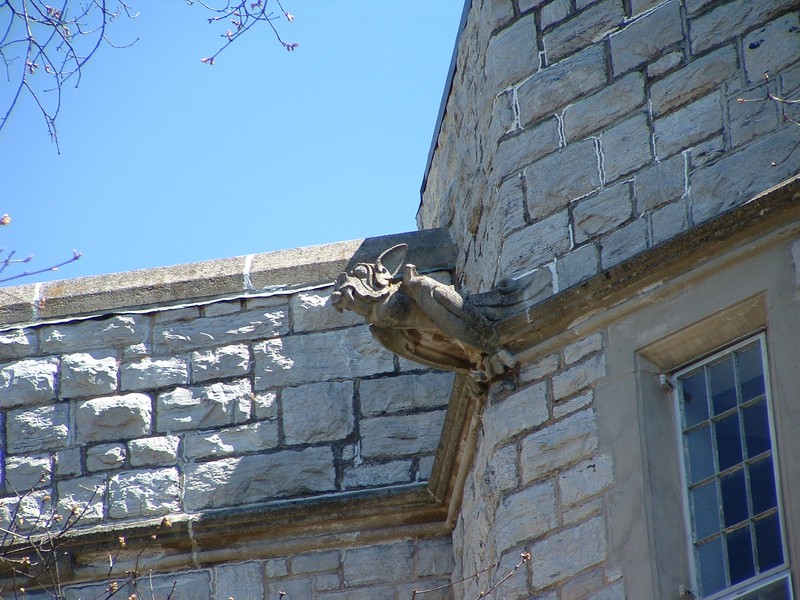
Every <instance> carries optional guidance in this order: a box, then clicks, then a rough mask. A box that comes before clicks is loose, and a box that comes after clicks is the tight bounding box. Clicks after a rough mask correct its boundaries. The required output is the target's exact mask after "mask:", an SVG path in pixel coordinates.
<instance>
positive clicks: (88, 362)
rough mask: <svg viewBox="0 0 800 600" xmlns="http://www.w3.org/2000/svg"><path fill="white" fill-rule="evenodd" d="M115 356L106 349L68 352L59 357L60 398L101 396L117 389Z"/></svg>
mask: <svg viewBox="0 0 800 600" xmlns="http://www.w3.org/2000/svg"><path fill="white" fill-rule="evenodd" d="M117 370H118V367H117V358H116V354H112V353H110V352H108V351H104V352H91V353H79V354H68V355H66V356H63V357H62V358H61V376H60V382H61V383H60V387H59V391H60V394H61V397H62V398H75V397H79V396H101V395H106V394H111V393H113V392H114V391H115V390H116V389H117Z"/></svg>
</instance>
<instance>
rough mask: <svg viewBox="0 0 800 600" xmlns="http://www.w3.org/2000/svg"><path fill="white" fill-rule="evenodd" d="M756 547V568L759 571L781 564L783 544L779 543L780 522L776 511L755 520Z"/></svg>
mask: <svg viewBox="0 0 800 600" xmlns="http://www.w3.org/2000/svg"><path fill="white" fill-rule="evenodd" d="M756 548H757V549H758V568H759V570H760V571H761V572H764V571H769V570H770V569H771V568H773V567H777V566H778V565H782V564H783V545H782V544H781V524H780V521H779V520H778V513H773V514H771V515H770V516H768V517H766V518H764V519H761V520H760V521H756Z"/></svg>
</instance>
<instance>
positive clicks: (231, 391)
mask: <svg viewBox="0 0 800 600" xmlns="http://www.w3.org/2000/svg"><path fill="white" fill-rule="evenodd" d="M250 402H251V399H250V382H249V381H248V380H246V379H240V380H238V381H233V382H230V383H213V384H211V385H204V386H196V387H192V388H189V389H187V388H176V389H175V390H173V391H171V392H164V393H161V394H159V395H158V398H157V400H156V420H157V423H158V427H157V429H158V431H159V432H169V431H185V430H187V429H208V428H211V427H220V426H223V425H232V424H234V423H242V422H244V421H246V420H247V419H248V418H249V417H250ZM131 437H137V436H131Z"/></svg>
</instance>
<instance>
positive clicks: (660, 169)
mask: <svg viewBox="0 0 800 600" xmlns="http://www.w3.org/2000/svg"><path fill="white" fill-rule="evenodd" d="M633 189H634V193H635V195H636V212H637V213H638V214H642V213H644V212H648V211H651V210H654V209H655V208H657V207H659V206H661V205H662V204H666V203H667V202H671V201H673V200H677V199H678V198H680V197H681V196H682V195H683V194H684V192H685V191H686V165H685V160H684V157H683V156H682V155H680V154H678V155H675V156H673V157H672V158H669V159H667V160H664V161H661V162H660V163H656V164H654V165H653V166H652V167H649V168H647V169H644V170H642V171H640V172H638V173H637V174H636V177H635V178H634V180H633Z"/></svg>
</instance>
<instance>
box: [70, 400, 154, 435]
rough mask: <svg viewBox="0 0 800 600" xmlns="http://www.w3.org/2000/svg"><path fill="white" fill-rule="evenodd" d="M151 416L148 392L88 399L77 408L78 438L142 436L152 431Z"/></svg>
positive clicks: (151, 409) (151, 410)
mask: <svg viewBox="0 0 800 600" xmlns="http://www.w3.org/2000/svg"><path fill="white" fill-rule="evenodd" d="M152 416H153V408H152V402H151V401H150V397H149V396H146V395H145V394H126V395H124V396H107V397H104V398H93V399H92V400H85V401H83V402H79V403H78V404H77V405H76V409H75V422H76V425H77V436H78V440H79V441H80V442H82V443H86V442H104V441H113V440H123V439H130V438H137V437H142V436H143V435H147V434H148V433H149V432H150V427H151V424H152Z"/></svg>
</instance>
